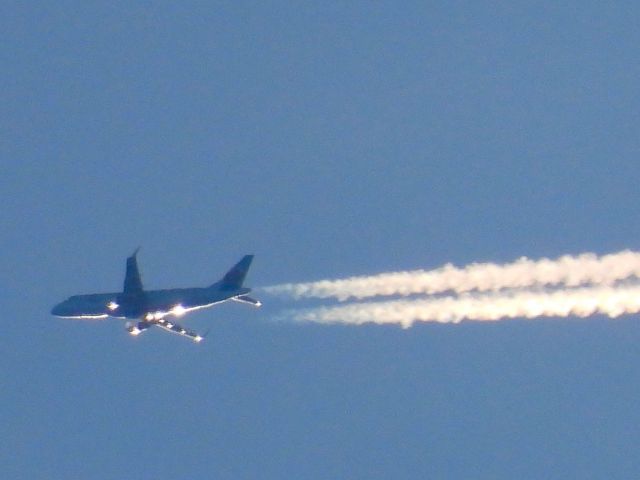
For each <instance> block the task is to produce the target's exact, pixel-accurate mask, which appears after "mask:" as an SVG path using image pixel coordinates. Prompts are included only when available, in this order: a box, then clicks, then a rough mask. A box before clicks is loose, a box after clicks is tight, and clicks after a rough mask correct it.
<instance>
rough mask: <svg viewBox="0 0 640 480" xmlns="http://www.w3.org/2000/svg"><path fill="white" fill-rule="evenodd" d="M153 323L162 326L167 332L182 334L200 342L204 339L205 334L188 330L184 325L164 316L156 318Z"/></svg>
mask: <svg viewBox="0 0 640 480" xmlns="http://www.w3.org/2000/svg"><path fill="white" fill-rule="evenodd" d="M153 325H156V326H158V327H160V328H162V329H163V330H166V331H167V332H171V333H175V334H176V335H181V336H183V337H187V338H190V339H191V340H193V341H194V342H196V343H199V342H201V341H202V340H204V336H203V335H199V334H197V333H196V332H194V331H193V330H187V329H186V328H184V327H183V326H181V325H178V324H177V323H173V322H171V321H169V320H166V319H164V318H161V319H160V320H156V321H155V322H154V323H153Z"/></svg>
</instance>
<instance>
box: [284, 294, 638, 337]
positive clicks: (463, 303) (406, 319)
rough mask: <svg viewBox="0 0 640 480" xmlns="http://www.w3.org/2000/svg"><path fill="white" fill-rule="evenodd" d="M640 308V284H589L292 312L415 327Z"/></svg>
mask: <svg viewBox="0 0 640 480" xmlns="http://www.w3.org/2000/svg"><path fill="white" fill-rule="evenodd" d="M638 312H640V285H627V286H616V287H593V286H592V287H584V288H577V289H563V290H555V291H550V292H544V291H541V292H540V291H539V292H535V291H521V290H520V291H512V292H499V293H488V294H464V295H461V296H454V297H444V298H433V299H413V300H391V301H385V302H372V303H352V304H347V305H341V306H334V307H318V308H312V309H307V310H297V311H295V310H294V311H293V312H291V317H292V318H293V319H294V320H299V321H308V322H319V323H346V324H351V325H360V324H363V323H369V322H373V323H391V324H399V325H402V326H403V327H405V328H407V327H410V326H411V325H412V324H413V322H415V321H422V322H440V323H448V322H454V323H455V322H460V321H461V320H465V319H466V320H479V321H487V320H502V319H509V318H538V317H568V316H577V317H587V316H590V315H594V314H604V315H608V316H609V317H617V316H619V315H622V314H625V313H627V314H628V313H638Z"/></svg>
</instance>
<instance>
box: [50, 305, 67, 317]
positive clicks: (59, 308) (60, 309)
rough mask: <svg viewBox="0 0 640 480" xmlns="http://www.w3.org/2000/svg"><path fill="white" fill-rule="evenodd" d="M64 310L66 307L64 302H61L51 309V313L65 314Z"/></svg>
mask: <svg viewBox="0 0 640 480" xmlns="http://www.w3.org/2000/svg"><path fill="white" fill-rule="evenodd" d="M63 311H64V308H63V306H62V303H59V304H57V305H56V306H55V307H53V308H52V309H51V315H57V316H60V315H62V314H63Z"/></svg>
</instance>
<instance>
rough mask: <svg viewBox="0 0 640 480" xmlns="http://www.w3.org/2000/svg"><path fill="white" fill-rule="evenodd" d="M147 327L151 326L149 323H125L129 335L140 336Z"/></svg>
mask: <svg viewBox="0 0 640 480" xmlns="http://www.w3.org/2000/svg"><path fill="white" fill-rule="evenodd" d="M149 327H151V324H150V323H149V322H138V323H130V322H128V323H127V326H126V328H127V332H129V333H130V334H131V335H134V336H136V335H140V334H141V333H142V332H144V331H145V330H146V329H148V328H149Z"/></svg>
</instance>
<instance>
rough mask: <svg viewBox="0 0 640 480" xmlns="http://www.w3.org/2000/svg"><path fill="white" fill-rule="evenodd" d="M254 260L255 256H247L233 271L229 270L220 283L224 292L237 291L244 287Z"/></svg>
mask: <svg viewBox="0 0 640 480" xmlns="http://www.w3.org/2000/svg"><path fill="white" fill-rule="evenodd" d="M252 260H253V255H245V256H244V257H242V260H240V261H239V262H238V263H236V264H235V265H234V266H233V268H232V269H231V270H229V271H228V272H227V273H226V274H225V276H224V277H222V280H220V282H219V283H218V285H219V286H220V288H222V289H223V290H236V289H238V288H240V287H242V283H243V282H244V278H245V277H246V276H247V272H248V271H249V267H250V266H251V262H252Z"/></svg>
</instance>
